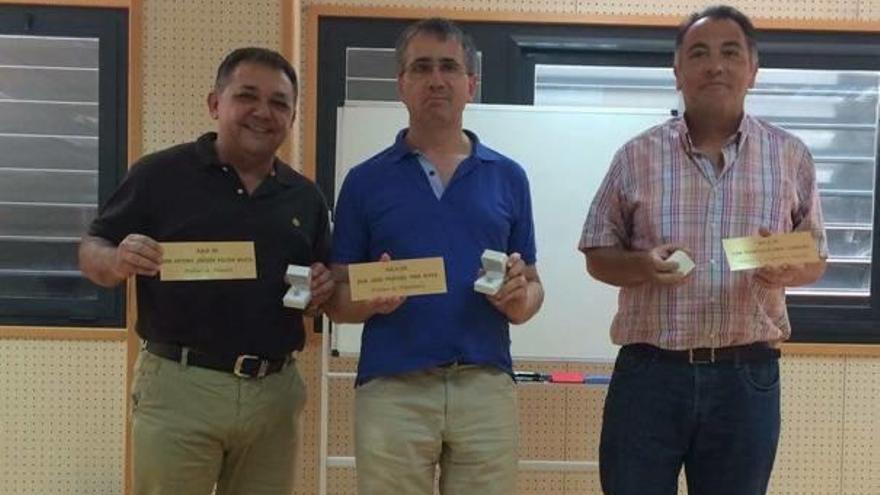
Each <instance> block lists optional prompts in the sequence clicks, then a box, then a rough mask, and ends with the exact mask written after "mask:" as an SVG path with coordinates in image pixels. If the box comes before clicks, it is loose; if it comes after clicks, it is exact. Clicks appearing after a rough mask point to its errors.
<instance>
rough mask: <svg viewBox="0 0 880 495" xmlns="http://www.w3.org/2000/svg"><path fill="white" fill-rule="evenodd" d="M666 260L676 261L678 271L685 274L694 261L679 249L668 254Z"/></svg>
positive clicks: (689, 270)
mask: <svg viewBox="0 0 880 495" xmlns="http://www.w3.org/2000/svg"><path fill="white" fill-rule="evenodd" d="M666 261H674V262H676V263H678V273H680V274H682V275H687V274H688V273H690V272H691V270H693V269H694V266H695V265H694V261H693V260H692V259H691V257H690V256H688V255H687V253H685V252H684V251H682V250H681V249H679V250H677V251H675V252H674V253H672V254H670V255H669V257H668V258H666Z"/></svg>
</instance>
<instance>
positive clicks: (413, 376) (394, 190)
mask: <svg viewBox="0 0 880 495" xmlns="http://www.w3.org/2000/svg"><path fill="white" fill-rule="evenodd" d="M396 51H397V60H398V89H399V92H400V96H401V99H402V100H403V102H404V103H405V104H406V107H407V109H408V111H409V117H410V121H409V128H408V129H405V130H403V131H401V132H400V134H398V136H397V139H396V141H395V143H394V144H393V145H392V146H391V147H390V148H388V149H386V150H384V151H382V152H381V153H379V154H378V155H376V156H375V157H373V158H371V159H369V160H367V161H366V162H364V163H362V164H360V165H358V166H357V167H355V168H353V169H352V170H351V172H350V173H349V174H348V176H347V177H346V179H345V183H344V184H343V186H342V190H341V192H340V195H339V198H338V202H337V209H336V225H335V232H334V240H333V255H332V260H331V261H332V263H333V265H332V268H331V269H332V270H333V273H334V276H335V279H336V280H337V291H336V293H335V294H334V298H333V299H332V301H331V303H330V305H329V306H330V307H329V308H328V312H329V313H330V315H331V318H333V319H334V321H338V322H366V324H365V327H364V334H363V342H362V347H361V355H360V363H359V366H358V377H357V383H356V385H357V391H356V399H355V403H356V405H355V407H356V424H355V434H356V435H355V449H356V455H357V475H358V490H359V493H360V495H387V494H390V493H394V494H398V493H399V494H406V495H422V494H424V495H431V494H432V493H433V486H434V478H435V469H436V467H437V465H438V464H439V466H440V491H441V493H442V494H477V493H478V494H480V495H493V494H498V495H509V494H511V493H514V492H515V490H516V478H517V455H516V448H517V410H516V391H515V387H514V383H513V380H512V378H511V374H512V372H511V359H510V336H509V333H508V326H509V323H511V322H512V323H522V322H525V321H526V320H528V319H529V318H531V317H532V316H533V315H534V314H535V313H536V312H537V311H538V309H539V308H540V307H541V303H542V301H543V298H544V294H543V289H542V287H541V283H540V280H539V279H538V273H537V270H536V269H535V234H534V226H533V220H532V208H531V200H530V195H529V184H528V179H527V178H526V174H525V172H524V171H523V169H522V168H521V167H520V166H519V165H517V164H516V163H514V162H513V161H511V160H510V159H508V158H506V157H504V156H502V155H500V154H498V153H496V152H495V151H492V150H491V149H489V148H487V147H485V146H483V145H482V144H480V142H479V140H478V139H477V136H476V135H474V134H473V133H471V132H469V131H465V130H463V129H462V113H463V111H464V107H465V105H466V104H467V102H468V101H470V100H471V98H473V95H474V93H475V90H476V76H475V74H474V72H475V70H474V66H475V59H476V50H475V48H474V46H473V43H472V42H471V40H470V38H469V37H467V36H466V35H465V34H464V33H463V32H462V31H461V30H460V29H459V28H458V27H457V26H455V25H454V24H452V23H451V22H449V21H447V20H444V19H429V20H425V21H421V22H418V23H416V24H414V25H412V26H410V27H409V28H407V29H406V30H405V31H404V32H403V34H402V35H401V37H400V38H399V40H398V42H397V49H396ZM484 249H493V250H496V251H503V252H505V253H508V254H509V255H510V260H509V262H508V265H507V267H508V268H507V275H506V277H505V282H504V285H503V286H502V289H501V290H500V292H499V293H498V294H497V295H495V296H485V295H483V294H479V293H476V292H474V289H473V284H474V280H475V279H476V278H477V277H478V275H479V269H480V256H481V254H482V252H483V250H484ZM433 256H441V257H443V260H444V264H445V269H446V277H447V280H446V283H447V289H448V292H447V293H445V294H440V295H429V296H417V297H411V298H406V299H405V298H382V299H375V300H371V301H366V302H358V303H354V302H352V301H351V298H350V287H349V286H348V283H347V282H348V274H347V267H348V264H350V263H361V262H367V261H376V260H390V259H392V258H394V259H406V258H422V257H433Z"/></svg>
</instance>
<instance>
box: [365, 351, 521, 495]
mask: <svg viewBox="0 0 880 495" xmlns="http://www.w3.org/2000/svg"><path fill="white" fill-rule="evenodd" d="M355 454H356V458H357V477H358V493H359V495H432V494H433V493H434V480H435V469H436V467H437V466H439V468H440V475H439V484H440V493H441V494H442V495H513V494H514V493H515V492H516V479H517V407H516V389H515V384H514V382H513V380H512V379H511V377H510V376H509V375H508V374H506V373H504V372H503V371H500V370H497V369H494V368H484V367H478V366H472V365H452V366H449V367H443V368H433V369H430V370H427V371H420V372H415V373H407V374H404V375H399V376H394V377H386V378H377V379H374V380H371V381H369V382H367V383H366V384H364V385H362V386H360V387H358V388H357V390H356V392H355Z"/></svg>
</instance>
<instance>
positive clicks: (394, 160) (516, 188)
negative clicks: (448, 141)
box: [331, 130, 535, 384]
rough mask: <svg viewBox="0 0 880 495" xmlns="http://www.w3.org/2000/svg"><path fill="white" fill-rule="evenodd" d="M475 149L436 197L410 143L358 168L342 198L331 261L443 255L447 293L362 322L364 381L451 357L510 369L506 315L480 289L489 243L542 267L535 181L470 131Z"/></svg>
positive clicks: (415, 299)
mask: <svg viewBox="0 0 880 495" xmlns="http://www.w3.org/2000/svg"><path fill="white" fill-rule="evenodd" d="M465 132H466V133H467V135H468V137H469V138H470V140H471V143H472V144H473V146H472V148H471V149H472V152H471V155H470V156H469V157H467V158H466V159H465V160H464V161H463V162H461V164H459V166H458V168H457V169H456V171H455V174H454V175H453V177H452V179H450V181H449V183H448V184H447V185H446V188H445V189H444V190H443V191H442V194H439V197H438V194H435V190H434V189H432V186H431V183H430V179H429V177H428V175H427V174H426V173H425V170H424V169H423V168H422V165H421V164H420V163H419V155H418V153H417V152H415V151H414V150H412V149H410V147H409V146H408V145H407V143H406V141H405V136H406V130H403V131H401V132H400V133H399V134H398V135H397V139H396V140H395V142H394V145H392V146H391V147H390V148H387V149H385V150H384V151H382V152H381V153H379V154H378V155H376V156H374V157H372V158H370V159H369V160H367V161H365V162H364V163H361V164H360V165H358V166H356V167H354V168H353V169H351V171H350V172H349V173H348V175H347V176H346V178H345V181H344V182H343V184H342V189H341V190H340V192H339V198H337V202H336V221H335V227H334V231H333V248H332V249H333V254H332V257H331V260H332V262H334V263H341V264H351V263H362V262H368V261H376V260H378V259H379V256H381V254H382V253H383V252H387V253H388V254H389V255H390V256H391V258H392V259H406V258H423V257H433V256H440V257H442V258H443V260H444V263H445V269H446V286H447V290H448V292H447V293H446V294H438V295H427V296H413V297H409V298H407V300H406V301H405V302H404V303H403V304H402V305H401V306H400V307H399V308H397V310H395V311H394V312H392V313H391V314H388V315H376V316H374V317H372V318H370V319H369V320H367V321H366V322H365V324H364V332H363V338H362V341H361V354H360V361H359V364H358V379H357V383H358V384H360V383H363V382H365V381H366V380H369V379H371V378H375V377H380V376H389V375H397V374H400V373H406V372H410V371H416V370H422V369H427V368H431V367H435V366H439V365H443V364H448V363H452V362H460V363H471V364H479V365H487V366H494V367H496V368H499V369H502V370H504V371H506V372H508V373H512V365H511V359H510V335H509V332H508V320H507V317H505V316H504V315H503V314H502V313H501V312H499V311H498V310H496V309H495V307H494V306H492V304H490V303H489V301H488V300H486V296H485V295H483V294H480V293H477V292H474V288H473V286H474V280H475V279H476V278H477V276H478V272H479V270H480V256H481V255H482V253H483V250H484V249H493V250H496V251H502V252H505V253H508V254H509V253H514V252H518V253H520V254H521V255H522V257H523V260H524V261H525V262H526V264H527V265H532V264H534V263H535V232H534V222H533V220H532V204H531V197H530V194H529V182H528V178H527V177H526V173H525V171H524V170H523V169H522V167H520V166H519V165H518V164H516V163H515V162H514V161H513V160H510V159H509V158H507V157H505V156H503V155H501V154H499V153H497V152H495V151H493V150H491V149H489V148H487V147H485V146H483V145H482V144H480V142H479V140H478V139H477V136H476V135H475V134H473V133H472V132H470V131H465Z"/></svg>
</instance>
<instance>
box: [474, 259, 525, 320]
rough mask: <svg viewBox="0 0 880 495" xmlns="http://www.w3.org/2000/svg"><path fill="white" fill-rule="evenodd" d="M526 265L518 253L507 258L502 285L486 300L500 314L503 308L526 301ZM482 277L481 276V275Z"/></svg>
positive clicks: (503, 310)
mask: <svg viewBox="0 0 880 495" xmlns="http://www.w3.org/2000/svg"><path fill="white" fill-rule="evenodd" d="M525 269H526V263H525V262H524V261H523V259H522V256H520V254H519V253H513V254H511V255H510V256H509V257H508V258H507V271H506V273H505V274H504V284H502V285H501V289H499V290H498V293H497V294H495V295H494V296H490V295H487V296H486V298H487V299H489V302H490V303H492V305H493V306H495V307H496V308H498V310H499V311H501V312H502V313H506V311H505V308H508V307H515V306H517V305H520V304H523V303H524V302H525V300H526V287H527V286H528V284H529V282H528V280H526V276H525ZM481 275H482V274H481Z"/></svg>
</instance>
